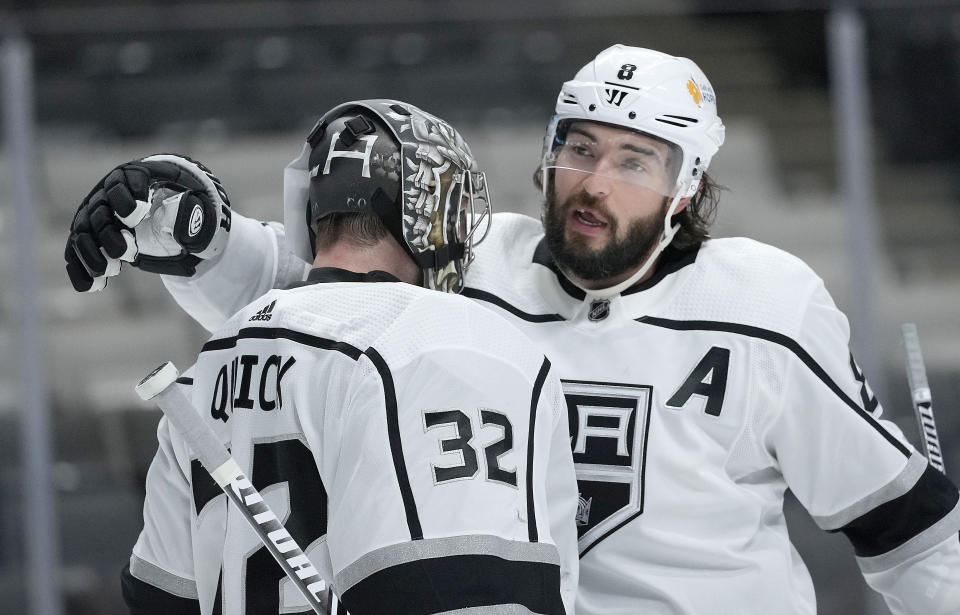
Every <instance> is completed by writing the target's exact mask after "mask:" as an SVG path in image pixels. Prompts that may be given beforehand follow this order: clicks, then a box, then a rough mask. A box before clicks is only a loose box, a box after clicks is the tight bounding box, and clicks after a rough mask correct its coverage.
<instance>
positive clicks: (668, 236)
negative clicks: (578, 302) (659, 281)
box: [558, 190, 683, 300]
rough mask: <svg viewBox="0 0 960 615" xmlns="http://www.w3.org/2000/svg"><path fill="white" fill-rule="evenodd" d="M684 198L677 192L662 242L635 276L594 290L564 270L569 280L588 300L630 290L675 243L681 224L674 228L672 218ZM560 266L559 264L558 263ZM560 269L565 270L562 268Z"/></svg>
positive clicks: (667, 217) (666, 220)
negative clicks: (668, 247)
mask: <svg viewBox="0 0 960 615" xmlns="http://www.w3.org/2000/svg"><path fill="white" fill-rule="evenodd" d="M682 196H683V190H677V195H676V196H675V197H673V200H672V201H670V207H668V208H667V215H666V216H664V218H663V234H662V235H660V241H658V242H657V245H656V246H655V247H654V248H653V250H652V251H651V252H650V255H649V256H648V257H647V258H646V260H644V262H643V265H641V266H640V268H639V269H637V271H636V272H634V274H633V275H631V276H630V277H629V278H627V279H626V280H624V281H623V282H620V283H619V284H615V285H613V286H610V287H607V288H593V289H591V288H585V287H583V286H581V285H580V284H578V283H577V282H576V281H575V280H574V278H573V277H571V275H570V273H569V272H567V271H566V270H564V273H565V274H566V275H567V278H569V279H570V281H571V282H573V284H574V286H576V287H577V288H579V289H581V290H582V291H583V292H585V293H587V298H588V299H600V300H606V299H610V298H611V297H613V296H615V295H619V294H620V293H622V292H623V291H625V290H627V289H628V288H630V287H631V286H633V285H634V284H636V283H637V282H638V281H639V280H640V279H641V278H643V276H645V275H646V274H647V272H648V271H650V268H651V267H653V264H654V263H656V262H657V258H658V257H659V256H660V253H661V252H663V251H664V250H665V249H666V247H667V246H668V245H670V242H671V241H673V237H674V235H676V234H677V231H679V230H680V225H679V224H674V225H673V226H670V218H672V217H673V215H674V213H676V210H677V206H678V205H679V204H680V199H681V198H682ZM558 266H559V263H558ZM560 268H561V269H563V267H562V266H561V267H560Z"/></svg>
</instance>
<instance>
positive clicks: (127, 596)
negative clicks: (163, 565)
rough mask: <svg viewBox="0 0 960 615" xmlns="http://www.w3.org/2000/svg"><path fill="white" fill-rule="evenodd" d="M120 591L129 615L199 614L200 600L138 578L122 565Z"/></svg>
mask: <svg viewBox="0 0 960 615" xmlns="http://www.w3.org/2000/svg"><path fill="white" fill-rule="evenodd" d="M120 591H121V594H122V595H123V602H124V604H126V605H127V610H128V612H129V613H130V615H200V601H199V600H198V599H197V598H196V597H194V598H184V597H182V596H177V595H174V594H171V593H169V592H167V591H165V590H163V589H161V588H159V587H157V586H155V585H152V584H151V583H148V582H146V581H144V580H141V579H138V578H137V577H135V576H133V575H132V574H131V573H130V566H129V565H127V566H124V567H123V572H122V573H121V574H120Z"/></svg>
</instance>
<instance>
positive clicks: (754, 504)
mask: <svg viewBox="0 0 960 615" xmlns="http://www.w3.org/2000/svg"><path fill="white" fill-rule="evenodd" d="M247 231H249V233H248V232H247ZM247 231H244V233H245V234H243V235H238V236H237V237H235V238H234V237H231V242H233V241H234V240H235V239H236V240H237V244H236V245H234V246H232V247H231V246H228V253H227V255H226V257H225V258H224V259H223V260H222V261H221V262H220V263H218V264H216V265H214V266H213V267H212V269H211V272H210V274H205V275H203V276H199V277H196V278H193V279H190V280H183V279H180V280H176V281H172V283H168V287H170V288H171V292H173V294H174V295H175V297H176V298H177V300H178V302H180V303H181V305H183V306H184V307H185V308H186V309H188V311H190V312H191V313H192V314H193V315H194V316H195V317H197V318H198V319H199V320H201V321H204V320H207V321H216V320H217V319H218V317H219V316H218V314H217V308H215V307H214V308H211V306H214V305H216V304H218V303H222V302H223V301H224V300H225V299H224V298H223V295H224V294H225V295H226V296H227V297H229V300H231V301H233V300H238V298H237V293H236V292H233V291H230V290H229V289H227V288H224V287H220V288H217V289H216V293H217V296H215V297H214V296H211V292H210V291H207V290H205V287H206V288H209V289H211V290H212V288H213V286H214V285H213V284H210V282H209V276H210V275H211V274H213V275H223V272H224V271H227V272H229V273H228V274H227V275H230V276H232V277H234V278H235V277H237V276H238V275H239V271H240V270H239V269H237V265H235V264H233V263H231V262H230V258H231V256H230V253H229V251H230V250H231V249H233V250H237V251H239V250H241V248H240V247H239V245H240V244H241V243H242V245H243V248H242V250H243V256H242V259H243V261H244V263H245V266H246V267H250V266H251V265H253V266H254V269H255V270H256V271H262V272H264V275H262V276H261V279H260V281H259V282H257V283H254V282H252V281H250V280H248V281H246V282H245V284H247V286H246V288H245V292H251V291H253V292H263V291H265V290H266V289H265V288H264V284H265V282H266V279H267V278H270V277H272V278H273V282H272V283H277V284H284V283H286V282H287V281H289V280H284V279H282V278H283V275H279V276H278V275H277V274H278V273H280V274H283V273H284V272H286V275H289V277H290V278H291V279H293V278H295V277H296V275H297V273H296V267H289V266H285V267H278V263H280V264H282V263H283V262H289V259H287V261H284V260H283V258H280V257H278V256H277V254H280V253H282V252H281V251H278V250H277V244H276V238H275V234H273V233H272V232H271V231H270V229H266V228H263V227H260V228H259V229H257V228H254V227H253V226H248V227H247ZM238 260H240V259H238ZM214 272H216V273H215V274H214ZM267 272H270V273H269V274H267ZM254 286H258V288H254ZM464 294H465V295H466V296H468V297H472V298H474V299H476V300H478V301H480V302H482V303H483V304H486V305H488V306H490V307H491V308H492V309H494V310H496V311H498V312H500V313H502V314H507V315H510V316H512V317H513V319H514V322H515V323H516V324H517V325H518V326H519V327H520V328H521V329H522V330H523V331H524V332H525V333H526V334H527V335H528V336H529V337H531V338H532V339H534V340H535V341H536V342H538V343H539V344H540V347H541V348H542V349H543V350H544V351H545V352H546V354H547V355H548V356H549V357H550V360H551V361H553V363H554V365H555V366H556V367H557V369H558V372H559V374H560V376H561V378H562V380H563V388H564V392H565V394H566V404H567V410H568V418H569V422H570V431H571V436H572V440H571V441H572V447H573V454H574V461H575V465H576V469H577V477H578V482H579V490H580V500H579V507H578V511H577V514H576V523H577V527H578V532H579V547H580V556H581V567H580V586H579V591H578V598H577V612H578V613H580V614H581V615H627V614H637V613H644V614H654V615H661V614H663V615H666V614H670V615H694V614H696V615H700V614H702V613H715V614H718V615H742V614H745V613H764V614H767V613H777V614H778V615H779V614H784V615H794V614H796V615H800V614H804V615H806V614H812V613H815V611H816V601H815V596H814V592H813V586H812V583H811V580H810V577H809V574H808V573H807V571H806V569H805V567H804V565H803V563H802V562H801V560H800V558H799V556H798V554H797V553H796V551H795V550H794V549H793V547H792V546H791V544H790V541H789V537H788V535H787V529H786V525H785V520H784V516H783V510H782V507H783V495H784V492H785V490H786V489H787V488H790V489H792V490H793V492H794V493H795V494H796V496H797V498H798V499H799V500H800V502H801V503H802V504H803V505H804V506H805V507H806V508H807V510H808V511H809V512H810V514H811V515H812V516H813V518H814V520H815V521H816V522H817V523H818V524H819V525H820V526H821V527H822V528H823V529H825V530H828V531H842V532H844V533H845V534H846V535H847V537H848V538H849V539H850V540H851V542H852V544H853V546H854V549H855V552H856V554H857V556H858V563H859V565H860V567H861V570H862V571H863V574H864V577H865V578H866V580H867V582H868V583H869V584H870V585H871V586H872V587H873V588H874V589H876V590H877V591H879V592H881V593H882V594H883V596H884V598H885V599H886V601H887V604H888V605H889V606H890V608H891V610H892V611H893V612H894V613H895V614H898V615H899V614H916V615H920V614H924V615H929V614H932V613H937V614H947V613H953V614H956V613H960V539H958V530H960V508H958V493H957V489H956V488H955V487H954V486H953V485H952V484H951V483H950V482H949V481H948V480H947V479H946V477H944V476H943V475H942V474H940V473H939V472H937V471H936V470H934V469H932V468H930V467H928V466H927V463H926V461H925V460H924V459H923V457H922V456H921V455H919V454H918V453H917V452H916V451H915V450H914V449H913V448H912V447H911V446H910V445H909V444H908V443H906V441H905V440H904V439H903V438H902V436H901V435H900V434H899V432H898V431H897V429H896V428H895V427H894V426H893V425H892V424H889V423H886V422H884V421H882V420H880V419H879V416H880V413H881V408H880V405H879V403H878V402H877V400H876V399H875V397H874V396H873V394H872V393H871V392H870V389H869V386H868V385H867V383H866V380H865V378H864V376H863V375H862V373H861V372H860V370H859V368H858V367H857V365H856V363H855V361H854V360H853V357H852V356H851V354H850V352H849V350H848V339H849V330H848V325H847V321H846V318H845V317H844V316H843V314H842V313H841V312H840V311H839V310H838V309H837V308H836V307H835V305H834V303H833V301H832V299H831V298H830V296H829V294H828V293H827V291H826V290H825V288H824V287H823V284H822V281H821V280H820V279H819V278H818V277H817V276H816V275H815V274H814V273H813V272H812V271H811V270H810V269H809V268H808V267H807V266H806V265H805V264H804V263H803V262H801V261H800V260H799V259H797V258H795V257H792V256H790V255H789V254H786V253H784V252H782V251H780V250H777V249H775V248H772V247H770V246H766V245H763V244H760V243H758V242H755V241H751V240H747V239H714V240H709V241H708V242H706V243H705V244H703V245H702V246H700V247H699V248H695V249H691V250H688V251H685V252H681V251H677V250H674V249H668V250H667V251H666V252H665V253H664V255H663V257H662V259H661V262H660V263H659V266H658V268H657V270H656V271H655V273H654V275H653V276H652V278H650V279H649V280H647V281H645V282H643V283H641V284H639V285H637V286H635V287H633V288H631V289H629V290H627V291H625V292H624V293H623V294H622V295H618V296H615V297H613V298H612V299H611V300H610V301H599V300H594V299H593V298H591V297H589V296H587V295H586V294H585V293H584V292H583V291H581V290H580V289H578V288H577V287H575V286H573V285H572V284H571V283H570V282H569V281H568V280H566V279H565V278H564V277H563V275H562V274H560V273H559V271H558V270H557V268H556V265H555V264H554V263H553V261H552V258H551V256H550V254H549V252H548V251H547V250H546V249H545V246H544V244H543V241H542V230H541V226H540V223H539V222H538V221H536V220H533V219H531V218H527V217H524V216H519V215H515V214H498V215H496V216H495V220H494V226H493V229H492V232H491V235H490V237H489V238H488V239H487V240H486V242H485V243H484V244H483V245H482V246H480V248H479V250H478V254H477V260H476V261H475V262H474V264H473V266H472V267H471V269H470V271H469V272H468V274H467V288H466V289H465V291H464ZM249 298H251V297H250V296H249V295H247V296H245V297H239V300H246V299H249ZM201 304H202V306H203V307H201Z"/></svg>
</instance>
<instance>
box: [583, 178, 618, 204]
mask: <svg viewBox="0 0 960 615" xmlns="http://www.w3.org/2000/svg"><path fill="white" fill-rule="evenodd" d="M583 189H584V191H585V192H586V193H587V194H589V195H590V196H592V197H595V198H604V197H606V196H609V195H610V193H611V192H612V191H613V180H612V179H610V178H609V177H605V176H604V175H600V174H597V173H589V174H587V177H586V178H585V179H584V180H583Z"/></svg>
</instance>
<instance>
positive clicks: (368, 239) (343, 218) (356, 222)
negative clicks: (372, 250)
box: [310, 212, 390, 253]
mask: <svg viewBox="0 0 960 615" xmlns="http://www.w3.org/2000/svg"><path fill="white" fill-rule="evenodd" d="M310 231H311V232H310V236H311V239H312V240H313V244H312V245H313V246H314V250H313V251H314V253H316V251H317V250H316V246H328V245H331V244H333V243H335V242H337V241H347V242H349V243H350V244H352V245H354V246H356V247H358V248H369V247H372V246H375V245H376V244H378V243H379V242H380V241H381V240H383V239H384V238H385V237H388V236H389V235H390V231H389V230H387V227H386V226H385V225H384V223H383V220H381V219H380V217H379V216H378V215H377V214H375V213H372V212H369V213H366V212H365V213H354V212H338V213H332V214H329V215H326V216H324V217H322V218H320V219H319V220H317V221H316V222H314V223H313V224H311V225H310Z"/></svg>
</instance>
